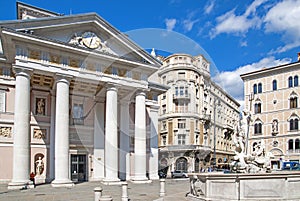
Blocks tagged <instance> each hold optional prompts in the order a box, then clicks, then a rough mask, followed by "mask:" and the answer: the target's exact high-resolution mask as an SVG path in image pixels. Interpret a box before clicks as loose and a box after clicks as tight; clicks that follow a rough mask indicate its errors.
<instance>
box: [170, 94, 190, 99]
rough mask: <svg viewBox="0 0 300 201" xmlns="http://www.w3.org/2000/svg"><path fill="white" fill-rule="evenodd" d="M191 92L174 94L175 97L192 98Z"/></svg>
mask: <svg viewBox="0 0 300 201" xmlns="http://www.w3.org/2000/svg"><path fill="white" fill-rule="evenodd" d="M190 98H191V94H190V93H187V94H186V93H184V94H180V93H179V94H173V99H190Z"/></svg>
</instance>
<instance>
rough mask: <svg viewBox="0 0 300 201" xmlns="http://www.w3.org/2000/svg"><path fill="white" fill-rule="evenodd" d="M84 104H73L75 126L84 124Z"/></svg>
mask: <svg viewBox="0 0 300 201" xmlns="http://www.w3.org/2000/svg"><path fill="white" fill-rule="evenodd" d="M83 120H84V118H83V104H80V103H74V104H73V123H74V124H80V125H82V124H83Z"/></svg>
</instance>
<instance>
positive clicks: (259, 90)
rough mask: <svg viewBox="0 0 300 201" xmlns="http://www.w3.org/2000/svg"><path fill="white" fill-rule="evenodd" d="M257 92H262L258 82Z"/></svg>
mask: <svg viewBox="0 0 300 201" xmlns="http://www.w3.org/2000/svg"><path fill="white" fill-rule="evenodd" d="M257 93H262V84H261V83H258V87H257Z"/></svg>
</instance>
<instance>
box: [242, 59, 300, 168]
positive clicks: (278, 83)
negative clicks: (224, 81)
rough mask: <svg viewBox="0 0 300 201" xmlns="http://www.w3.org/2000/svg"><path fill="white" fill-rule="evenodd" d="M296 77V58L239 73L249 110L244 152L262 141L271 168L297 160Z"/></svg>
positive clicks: (299, 73)
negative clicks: (246, 145)
mask: <svg viewBox="0 0 300 201" xmlns="http://www.w3.org/2000/svg"><path fill="white" fill-rule="evenodd" d="M298 56H299V54H298ZM299 76H300V63H299V61H298V62H294V63H290V64H285V65H280V66H275V67H270V68H263V69H261V70H257V71H253V72H249V73H246V74H243V75H241V78H242V79H243V81H244V94H245V98H244V100H245V108H246V109H247V110H249V111H250V112H251V122H250V129H249V145H248V153H251V152H252V151H253V150H254V149H255V146H256V145H257V144H258V143H260V142H263V143H264V146H265V149H266V152H271V153H272V154H273V156H274V158H273V159H272V161H271V162H272V169H275V170H276V169H281V168H282V162H284V161H295V162H299V161H300V132H299V117H300V109H299V95H300V86H299Z"/></svg>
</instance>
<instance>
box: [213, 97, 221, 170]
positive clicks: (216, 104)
mask: <svg viewBox="0 0 300 201" xmlns="http://www.w3.org/2000/svg"><path fill="white" fill-rule="evenodd" d="M217 106H220V100H219V99H215V100H214V157H213V167H214V168H215V167H216V165H217V156H216V108H217Z"/></svg>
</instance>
